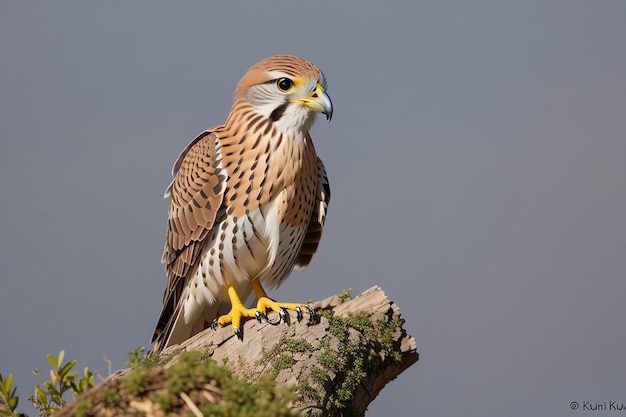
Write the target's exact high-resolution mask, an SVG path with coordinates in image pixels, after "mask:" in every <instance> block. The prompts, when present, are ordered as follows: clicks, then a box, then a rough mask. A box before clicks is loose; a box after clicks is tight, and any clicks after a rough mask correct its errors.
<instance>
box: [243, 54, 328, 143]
mask: <svg viewBox="0 0 626 417" xmlns="http://www.w3.org/2000/svg"><path fill="white" fill-rule="evenodd" d="M325 90H326V79H325V78H324V74H323V73H322V72H321V71H320V70H319V69H318V68H317V67H316V66H315V65H313V64H311V63H310V62H309V61H307V60H305V59H303V58H300V57H297V56H294V55H275V56H271V57H269V58H266V59H264V60H262V61H260V62H258V63H256V64H255V65H254V66H252V67H251V68H250V69H249V70H248V72H247V73H246V75H244V76H243V78H242V79H241V81H239V83H238V84H237V89H236V90H235V106H237V103H241V102H242V101H244V102H246V103H248V104H249V105H250V106H252V108H253V109H254V110H255V112H256V113H258V114H259V115H261V116H263V117H264V118H269V119H271V120H272V121H273V122H274V123H276V124H277V125H278V126H279V129H280V130H282V131H284V132H286V131H292V130H295V131H300V132H306V131H308V130H309V128H310V126H311V124H312V123H313V121H314V120H315V115H316V113H323V114H325V115H326V119H328V120H330V119H331V118H332V116H333V104H332V101H331V100H330V97H329V96H328V94H326V91H325Z"/></svg>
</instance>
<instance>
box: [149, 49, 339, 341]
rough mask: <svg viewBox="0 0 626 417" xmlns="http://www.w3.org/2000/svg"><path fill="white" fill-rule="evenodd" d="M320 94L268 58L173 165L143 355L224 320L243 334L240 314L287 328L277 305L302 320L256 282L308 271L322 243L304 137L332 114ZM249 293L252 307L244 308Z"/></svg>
mask: <svg viewBox="0 0 626 417" xmlns="http://www.w3.org/2000/svg"><path fill="white" fill-rule="evenodd" d="M325 89H326V79H325V78H324V74H322V72H321V71H320V70H319V69H318V68H317V67H316V66H314V65H313V64H311V63H310V62H309V61H307V60H305V59H303V58H300V57H297V56H293V55H276V56H272V57H269V58H266V59H264V60H262V61H260V62H258V63H257V64H255V65H254V66H252V67H251V68H250V69H249V70H248V72H247V73H246V74H245V75H244V76H243V78H242V79H241V80H240V81H239V83H238V84H237V87H236V89H235V101H234V104H233V106H232V108H231V110H230V113H229V115H228V117H227V118H226V122H225V123H224V124H223V125H221V126H215V127H212V128H209V129H207V130H206V131H205V132H203V133H201V134H200V135H199V136H198V137H197V138H195V139H194V140H193V141H191V143H190V144H189V145H187V147H186V148H185V149H184V150H183V151H182V153H181V154H180V156H179V157H178V159H177V160H176V162H175V164H174V167H173V169H172V175H173V177H174V179H173V181H172V183H171V184H170V186H169V187H168V188H167V191H166V193H165V198H168V197H169V200H170V201H169V209H168V219H167V233H166V240H165V250H164V253H163V259H162V262H163V263H165V265H166V273H167V287H166V289H165V294H164V296H163V309H162V311H161V316H160V318H159V321H158V323H157V326H156V329H155V331H154V335H153V336H152V341H153V342H155V345H154V348H153V352H159V351H162V350H163V349H165V348H166V347H168V346H170V345H173V344H177V343H180V342H182V341H184V340H185V339H188V338H189V337H191V336H193V335H194V334H196V333H199V332H200V331H202V330H204V329H205V328H207V327H208V324H211V323H212V324H213V326H215V325H217V324H219V325H221V326H224V325H227V324H229V323H232V326H233V328H234V332H235V334H236V335H237V336H238V337H239V338H241V337H242V333H241V322H242V319H244V318H247V317H256V318H257V319H263V318H266V317H267V316H266V313H267V311H268V310H273V311H279V313H280V318H281V319H282V320H286V316H285V312H284V311H283V309H290V310H296V311H297V312H298V318H300V317H301V315H302V310H301V309H302V308H303V307H305V306H304V305H302V304H298V303H277V302H275V301H273V300H272V299H270V298H268V296H267V294H266V293H265V291H264V289H263V287H262V286H261V285H262V284H265V285H268V286H270V287H276V286H278V285H280V284H281V283H282V282H283V281H284V280H285V278H287V276H288V275H289V273H290V272H291V271H292V269H293V268H294V267H298V268H302V267H305V266H307V265H308V264H309V262H310V261H311V258H312V257H313V255H314V254H315V252H316V250H317V247H318V244H319V241H320V238H321V235H322V229H323V227H324V220H325V218H326V209H327V207H328V203H329V201H330V188H329V185H328V179H327V176H326V170H325V168H324V165H323V164H322V161H321V160H320V159H319V158H318V157H317V154H316V152H315V148H314V146H313V142H312V141H311V136H310V135H309V129H310V127H311V125H312V124H313V121H314V120H315V116H316V115H317V113H323V114H325V115H326V118H327V119H328V120H330V119H331V117H332V114H333V105H332V102H331V100H330V97H329V96H328V95H327V94H326V92H325ZM252 291H254V294H255V296H256V299H257V303H256V307H255V308H246V307H245V306H244V303H245V301H246V300H247V299H248V296H249V295H250V294H251V292H252ZM229 305H230V307H231V308H230V311H228V306H229ZM311 311H312V310H311Z"/></svg>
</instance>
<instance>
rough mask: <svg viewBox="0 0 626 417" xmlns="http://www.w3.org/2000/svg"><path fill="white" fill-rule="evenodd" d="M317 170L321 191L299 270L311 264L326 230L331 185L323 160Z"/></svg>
mask: <svg viewBox="0 0 626 417" xmlns="http://www.w3.org/2000/svg"><path fill="white" fill-rule="evenodd" d="M317 168H318V173H319V189H318V191H317V195H316V198H315V205H314V206H313V213H312V214H311V220H310V221H309V226H308V227H307V230H306V235H305V236H304V242H303V243H302V249H301V250H300V254H299V255H298V259H297V260H296V267H297V268H304V267H305V266H307V265H308V264H309V262H311V259H312V258H313V255H314V254H315V252H316V251H317V247H318V246H319V244H320V240H321V238H322V230H323V229H324V222H325V221H326V210H327V209H328V203H329V202H330V184H329V183H328V175H326V168H324V164H323V163H322V160H321V159H319V158H317Z"/></svg>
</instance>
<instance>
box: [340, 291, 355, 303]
mask: <svg viewBox="0 0 626 417" xmlns="http://www.w3.org/2000/svg"><path fill="white" fill-rule="evenodd" d="M339 299H341V301H344V302H345V301H348V300H351V299H352V288H348V289H346V290H343V291H341V294H339Z"/></svg>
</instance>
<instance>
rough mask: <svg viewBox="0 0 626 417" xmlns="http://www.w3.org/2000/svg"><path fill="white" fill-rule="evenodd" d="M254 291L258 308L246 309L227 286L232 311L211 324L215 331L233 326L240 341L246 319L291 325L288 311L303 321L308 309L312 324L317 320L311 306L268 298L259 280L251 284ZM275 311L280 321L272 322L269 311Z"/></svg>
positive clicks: (231, 288)
mask: <svg viewBox="0 0 626 417" xmlns="http://www.w3.org/2000/svg"><path fill="white" fill-rule="evenodd" d="M251 284H252V289H253V290H254V292H255V294H256V296H257V299H258V302H257V305H256V308H246V307H244V305H243V303H242V302H241V300H240V299H239V296H238V295H237V292H236V291H235V288H234V287H233V286H232V285H230V284H228V283H227V284H226V290H227V291H228V298H229V299H230V303H231V306H232V307H231V309H230V311H229V312H228V314H224V315H222V316H220V317H218V318H217V319H215V320H213V323H211V327H212V328H213V330H215V329H217V326H218V325H220V326H226V325H227V324H229V323H230V324H232V326H233V329H234V332H235V335H236V336H237V338H239V339H240V340H242V339H243V333H242V332H241V322H242V321H243V319H244V318H250V317H255V318H256V319H257V320H258V321H259V322H262V321H263V320H266V321H267V322H268V323H270V324H279V323H287V324H289V314H287V310H293V311H295V312H296V315H297V317H298V321H301V320H302V317H303V314H302V309H303V308H306V309H307V310H308V312H309V316H310V322H314V321H316V319H317V315H316V314H315V311H314V310H313V308H312V307H311V306H310V305H307V304H300V303H277V302H276V301H274V300H272V299H271V298H269V297H268V296H267V294H266V293H265V291H264V290H263V287H261V284H260V283H259V281H258V280H256V279H254V280H252V282H251ZM268 310H273V311H276V312H278V317H279V318H278V321H270V320H269V319H268V317H267V311H268Z"/></svg>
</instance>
